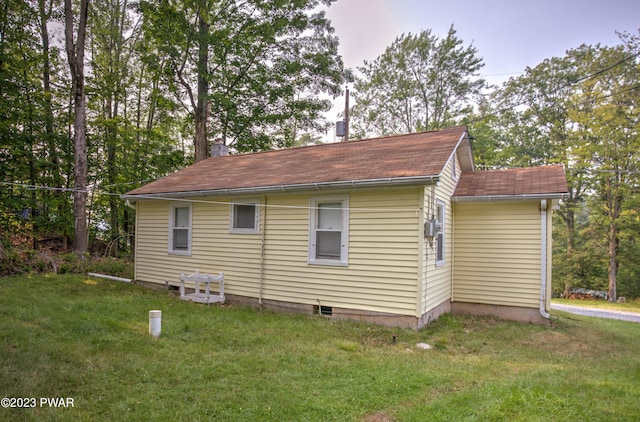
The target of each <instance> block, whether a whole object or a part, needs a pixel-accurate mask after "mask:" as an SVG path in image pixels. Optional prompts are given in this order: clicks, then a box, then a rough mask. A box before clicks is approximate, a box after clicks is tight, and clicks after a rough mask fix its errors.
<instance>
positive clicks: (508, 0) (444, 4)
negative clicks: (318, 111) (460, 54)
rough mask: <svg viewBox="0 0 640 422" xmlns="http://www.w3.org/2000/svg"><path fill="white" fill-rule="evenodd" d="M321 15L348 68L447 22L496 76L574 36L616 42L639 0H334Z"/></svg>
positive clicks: (633, 23)
mask: <svg viewBox="0 0 640 422" xmlns="http://www.w3.org/2000/svg"><path fill="white" fill-rule="evenodd" d="M327 17H328V18H329V19H331V21H332V24H333V27H334V28H335V30H336V35H337V36H338V37H339V38H340V48H339V52H340V54H341V55H342V59H343V61H344V64H345V66H346V67H348V68H356V67H359V66H362V64H363V61H364V60H374V59H375V58H376V57H378V56H379V55H380V54H382V53H383V52H384V50H385V48H386V47H387V46H389V45H390V44H391V43H392V42H393V40H395V38H396V37H398V36H399V35H401V34H403V33H408V32H413V33H417V32H420V31H421V30H423V29H431V31H432V33H433V34H435V35H436V36H438V37H439V38H443V37H445V36H446V34H447V31H448V29H449V27H450V26H451V24H453V25H454V27H455V29H456V30H457V34H458V37H459V38H460V39H462V40H463V42H464V45H465V46H466V45H468V44H470V43H473V45H474V46H475V47H476V48H477V50H478V55H479V56H480V57H482V58H483V60H484V63H485V66H484V67H483V69H482V71H481V73H482V74H483V76H484V77H485V79H487V80H488V81H489V82H490V83H494V84H500V83H501V82H503V81H505V80H507V79H508V78H509V77H511V76H517V74H518V73H520V72H522V71H523V70H524V69H525V68H526V67H527V66H529V67H534V66H536V65H537V64H539V63H540V62H542V61H543V60H544V59H546V58H551V57H560V56H563V55H564V53H565V52H566V51H567V50H569V49H572V48H576V47H578V46H580V45H581V44H591V45H595V44H598V43H600V44H602V45H616V44H619V38H618V36H617V35H616V33H615V31H627V32H631V33H635V34H638V29H639V28H640V0H600V1H596V0H535V1H532V0H475V1H474V0H338V1H336V2H335V3H333V4H332V5H331V6H330V7H329V9H328V11H327ZM336 104H342V107H343V106H344V98H342V99H337V100H336Z"/></svg>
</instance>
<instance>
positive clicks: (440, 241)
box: [436, 200, 447, 265]
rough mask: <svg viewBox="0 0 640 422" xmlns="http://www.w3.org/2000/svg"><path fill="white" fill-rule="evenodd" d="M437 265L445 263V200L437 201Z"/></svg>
mask: <svg viewBox="0 0 640 422" xmlns="http://www.w3.org/2000/svg"><path fill="white" fill-rule="evenodd" d="M436 214H437V215H436V265H444V255H445V250H444V235H445V233H444V228H445V220H446V218H445V217H446V215H447V214H446V213H445V207H444V202H443V201H441V200H438V201H436Z"/></svg>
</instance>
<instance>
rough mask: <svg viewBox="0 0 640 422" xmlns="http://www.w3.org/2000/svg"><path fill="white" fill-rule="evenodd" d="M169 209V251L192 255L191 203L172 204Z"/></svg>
mask: <svg viewBox="0 0 640 422" xmlns="http://www.w3.org/2000/svg"><path fill="white" fill-rule="evenodd" d="M169 209H170V214H169V253H172V254H177V255H191V204H187V205H185V204H183V203H180V204H172V205H171V206H170V207H169Z"/></svg>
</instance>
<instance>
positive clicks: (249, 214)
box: [230, 201, 260, 233]
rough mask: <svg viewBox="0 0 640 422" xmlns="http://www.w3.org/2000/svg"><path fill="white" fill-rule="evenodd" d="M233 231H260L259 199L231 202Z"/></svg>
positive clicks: (231, 228)
mask: <svg viewBox="0 0 640 422" xmlns="http://www.w3.org/2000/svg"><path fill="white" fill-rule="evenodd" d="M230 231H231V233H259V232H260V212H259V209H258V201H251V202H239V203H232V204H231V223H230Z"/></svg>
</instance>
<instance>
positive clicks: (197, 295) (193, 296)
mask: <svg viewBox="0 0 640 422" xmlns="http://www.w3.org/2000/svg"><path fill="white" fill-rule="evenodd" d="M185 283H193V284H194V286H195V289H194V292H193V293H189V294H187V293H185V287H186V286H185ZM200 283H203V284H204V292H201V291H200ZM211 283H218V285H219V286H218V294H217V295H216V294H211ZM180 299H182V300H189V301H191V302H198V303H224V273H222V272H220V274H219V275H216V276H214V275H211V274H200V272H199V271H198V270H196V272H195V274H191V275H185V274H184V273H180Z"/></svg>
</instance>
